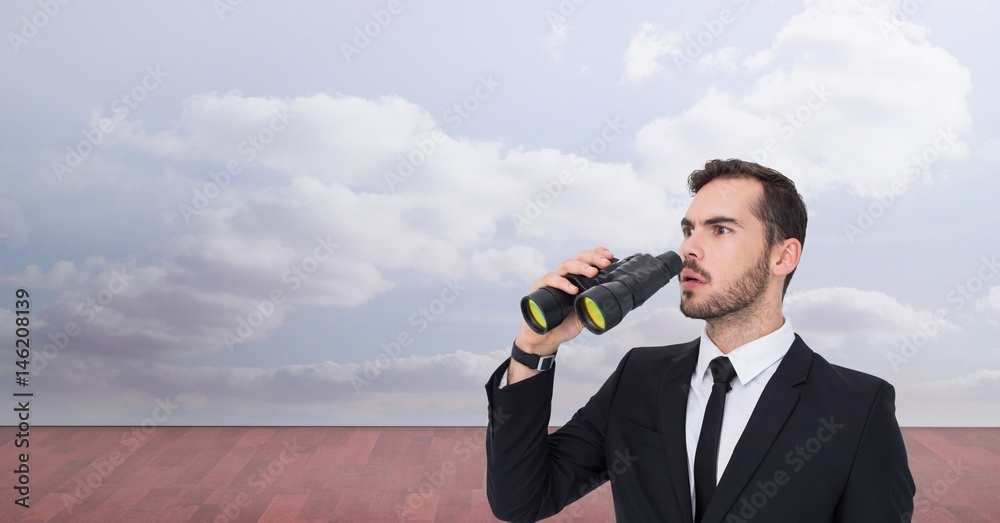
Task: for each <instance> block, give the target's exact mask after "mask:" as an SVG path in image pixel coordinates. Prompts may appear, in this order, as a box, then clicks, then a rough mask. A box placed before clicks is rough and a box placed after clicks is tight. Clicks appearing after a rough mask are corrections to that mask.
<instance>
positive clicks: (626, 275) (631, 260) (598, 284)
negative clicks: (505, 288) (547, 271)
mask: <svg viewBox="0 0 1000 523" xmlns="http://www.w3.org/2000/svg"><path fill="white" fill-rule="evenodd" d="M683 266H684V264H683V262H681V257H680V256H678V255H677V253H675V252H673V251H667V252H665V253H663V254H661V255H659V256H651V255H649V254H633V255H632V256H629V257H627V258H625V259H623V260H621V261H619V260H618V259H617V258H612V259H611V265H609V266H607V267H605V268H604V269H601V270H599V271H598V272H597V275H596V276H594V277H593V278H587V277H586V276H581V275H579V274H567V275H566V279H568V280H569V281H571V282H573V285H576V287H577V288H578V289H580V290H581V292H579V293H578V294H577V295H576V296H572V295H569V294H566V293H565V292H563V291H562V290H559V289H556V288H554V287H542V288H541V289H538V290H536V291H534V292H532V293H531V294H529V295H527V296H525V297H523V298H521V315H522V316H524V321H525V322H526V323H527V324H528V326H529V327H531V330H533V331H535V332H537V333H538V334H545V333H546V332H548V331H550V330H552V329H554V328H556V327H557V326H558V325H559V324H561V323H562V322H563V320H564V319H566V316H568V315H569V313H570V312H571V311H573V310H574V309H575V310H576V313H577V315H578V316H579V317H580V320H581V321H582V322H583V326H584V327H586V328H587V330H589V331H590V332H593V333H594V334H603V333H605V332H607V331H608V330H610V329H611V328H613V327H614V326H615V325H618V324H619V323H620V322H621V321H622V318H624V317H625V315H626V314H628V313H629V311H631V310H632V309H634V308H636V307H638V306H640V305H642V304H643V303H645V302H646V300H647V299H649V297H650V296H652V295H653V294H654V293H655V292H656V291H658V290H660V289H661V288H663V286H664V285H666V284H667V282H669V281H670V279H671V278H673V277H674V276H677V274H678V273H680V272H681V268H682V267H683Z"/></svg>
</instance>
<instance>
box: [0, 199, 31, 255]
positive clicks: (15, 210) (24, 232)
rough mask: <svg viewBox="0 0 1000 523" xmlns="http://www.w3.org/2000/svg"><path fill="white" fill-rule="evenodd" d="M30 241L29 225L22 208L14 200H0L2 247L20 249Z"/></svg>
mask: <svg viewBox="0 0 1000 523" xmlns="http://www.w3.org/2000/svg"><path fill="white" fill-rule="evenodd" d="M27 240H28V224H27V222H25V221H24V215H23V214H21V206H20V205H18V203H17V202H15V201H13V200H8V199H7V198H0V246H4V247H7V248H13V247H20V246H22V245H24V243H25V242H26V241H27Z"/></svg>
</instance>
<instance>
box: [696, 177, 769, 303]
mask: <svg viewBox="0 0 1000 523" xmlns="http://www.w3.org/2000/svg"><path fill="white" fill-rule="evenodd" d="M763 192H764V187H763V186H762V185H761V184H760V182H758V181H757V180H752V179H745V178H733V179H729V178H723V179H716V180H713V181H711V182H709V183H708V184H706V185H705V186H704V187H702V188H701V190H699V191H698V193H697V194H696V195H695V196H694V199H693V200H692V201H691V206H690V207H689V208H688V212H687V214H686V215H685V216H684V219H682V220H681V230H682V231H683V234H684V241H683V242H682V243H681V257H682V259H683V260H684V270H683V271H681V275H680V287H681V312H682V313H683V314H684V315H685V316H688V317H690V318H697V319H706V320H707V319H714V318H719V317H722V316H725V315H727V314H730V313H733V312H737V311H741V310H744V309H746V308H747V307H749V306H756V305H757V304H759V302H760V300H761V297H762V296H763V295H764V291H765V290H766V289H767V285H768V283H769V281H770V276H771V271H770V266H769V262H770V260H769V254H768V251H769V249H766V248H765V239H764V224H763V223H761V221H760V220H758V219H757V217H756V216H754V215H753V212H752V211H751V205H752V204H753V203H754V202H755V201H757V200H758V199H759V198H760V197H761V196H762V195H763Z"/></svg>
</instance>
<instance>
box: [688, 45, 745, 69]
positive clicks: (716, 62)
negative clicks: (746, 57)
mask: <svg viewBox="0 0 1000 523" xmlns="http://www.w3.org/2000/svg"><path fill="white" fill-rule="evenodd" d="M741 55H742V51H740V50H739V49H737V48H735V47H723V48H722V49H719V51H718V52H715V53H708V54H706V55H705V56H702V57H701V58H699V59H698V61H697V62H696V64H697V65H696V68H695V69H696V70H697V71H698V72H699V73H701V74H713V73H716V72H722V73H727V74H733V73H736V72H737V71H739V67H740V56H741Z"/></svg>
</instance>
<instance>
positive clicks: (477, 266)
mask: <svg viewBox="0 0 1000 523" xmlns="http://www.w3.org/2000/svg"><path fill="white" fill-rule="evenodd" d="M544 260H545V255H544V254H542V252H541V251H539V250H538V249H533V248H531V247H524V246H515V247H511V248H509V249H505V250H498V249H486V250H482V251H480V250H476V251H473V253H472V272H473V274H474V277H475V278H476V279H477V280H480V281H487V282H494V283H500V284H502V285H512V284H514V283H531V282H533V281H535V280H537V279H538V278H540V277H541V276H542V275H543V274H545V273H546V272H548V270H547V269H546V268H545V265H544ZM504 275H509V276H510V277H513V278H514V279H513V280H509V279H505V278H504Z"/></svg>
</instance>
